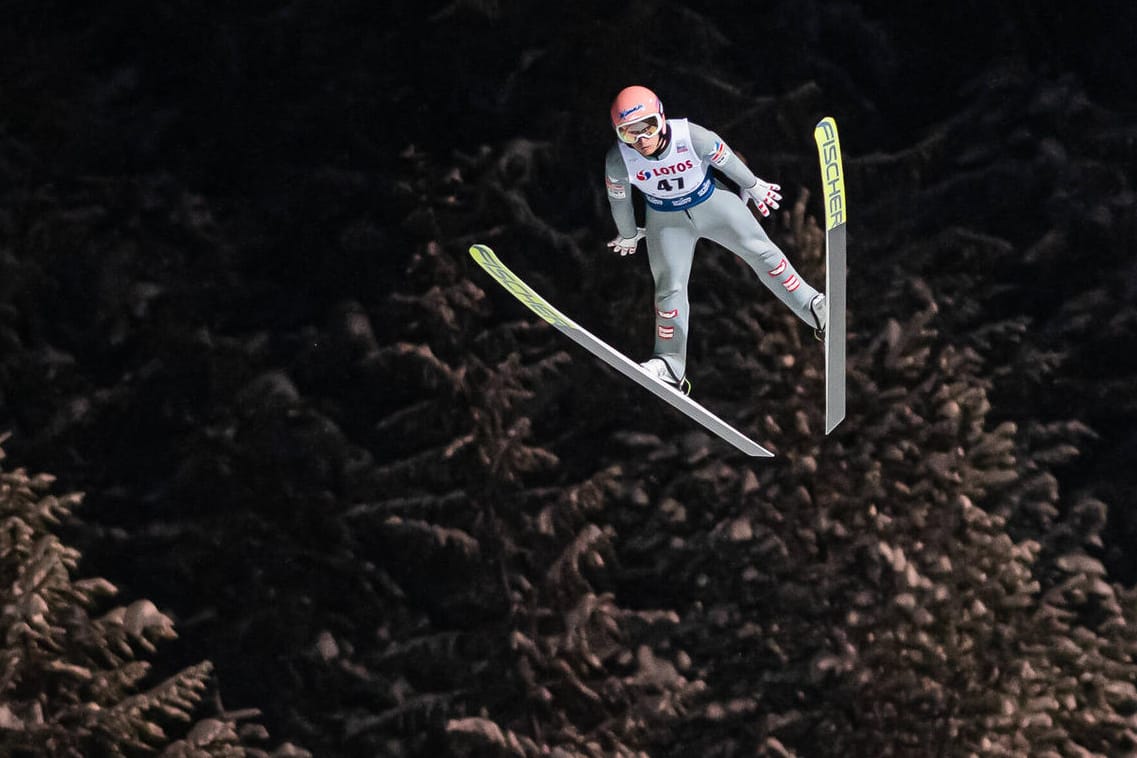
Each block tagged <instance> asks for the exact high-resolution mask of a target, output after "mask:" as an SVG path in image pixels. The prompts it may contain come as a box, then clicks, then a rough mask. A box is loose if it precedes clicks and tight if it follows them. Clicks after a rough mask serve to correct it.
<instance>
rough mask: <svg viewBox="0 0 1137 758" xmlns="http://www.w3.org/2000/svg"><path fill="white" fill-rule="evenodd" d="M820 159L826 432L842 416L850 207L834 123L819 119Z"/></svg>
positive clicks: (829, 430)
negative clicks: (825, 305) (825, 306)
mask: <svg viewBox="0 0 1137 758" xmlns="http://www.w3.org/2000/svg"><path fill="white" fill-rule="evenodd" d="M813 139H814V141H815V142H816V143H817V154H818V157H819V158H820V162H821V186H822V189H823V190H824V195H825V299H826V302H827V303H828V305H829V324H828V325H827V326H826V329H825V433H826V434H829V433H830V432H832V431H833V430H834V429H836V428H837V425H838V424H840V423H841V421H842V420H843V419H844V418H845V304H846V298H845V274H846V268H847V266H846V257H845V225H846V222H847V221H848V218H849V209H848V206H847V204H846V197H845V171H844V168H843V167H842V165H841V141H840V139H839V138H838V136H837V122H836V121H834V120H833V119H832V118H830V117H826V118H823V119H821V121H819V122H818V124H817V126H816V128H814V130H813Z"/></svg>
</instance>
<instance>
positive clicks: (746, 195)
mask: <svg viewBox="0 0 1137 758" xmlns="http://www.w3.org/2000/svg"><path fill="white" fill-rule="evenodd" d="M780 189H781V186H780V185H778V184H770V183H769V182H764V181H762V180H761V179H759V180H758V182H757V183H756V184H755V185H754V186H753V187H743V188H742V189H741V190H739V192H738V196H739V197H740V198H742V202H743V204H745V203H748V202H753V203H754V205H756V206H758V212H759V213H761V214H762V215H763V216H769V215H770V211H772V210H775V211H776V210H778V208H779V207H780V204H781V200H782V193H780V192H778V190H780Z"/></svg>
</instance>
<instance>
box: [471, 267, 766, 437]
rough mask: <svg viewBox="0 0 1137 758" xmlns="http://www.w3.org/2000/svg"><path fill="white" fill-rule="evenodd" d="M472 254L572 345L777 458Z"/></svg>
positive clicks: (713, 428)
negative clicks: (567, 338)
mask: <svg viewBox="0 0 1137 758" xmlns="http://www.w3.org/2000/svg"><path fill="white" fill-rule="evenodd" d="M470 255H471V256H472V257H473V259H474V260H475V261H477V262H478V265H479V266H481V267H482V268H484V269H485V270H486V271H487V272H488V273H489V275H490V276H492V277H493V278H494V279H495V280H497V282H498V284H500V285H501V286H502V287H505V289H506V290H508V291H509V292H510V293H511V294H512V295H513V296H514V297H516V298H517V299H518V300H520V301H521V302H522V303H524V304H525V305H526V306H528V308H529V310H531V311H533V312H534V313H536V314H537V315H538V316H540V317H541V318H543V319H544V320H545V321H547V322H548V323H550V324H552V325H553V326H554V327H556V328H557V329H558V330H559V331H560V332H561V333H563V334H565V335H566V336H568V337H569V338H570V339H572V340H573V342H576V343H577V344H578V345H580V346H581V347H583V348H584V349H586V350H588V351H589V352H590V353H592V354H593V355H595V356H596V357H597V358H599V359H600V360H602V361H604V362H605V363H607V364H608V365H609V366H611V367H612V368H614V369H616V370H617V371H619V372H620V373H621V374H623V375H624V376H626V377H628V378H629V379H631V380H632V381H634V382H635V383H636V384H639V385H640V386H641V387H644V388H646V389H647V390H649V391H651V393H652V394H654V395H655V396H656V397H658V398H661V399H662V400H664V401H666V402H667V403H668V404H669V405H671V406H672V407H673V408H675V409H677V410H679V411H681V412H683V413H684V414H686V415H687V416H688V417H689V418H691V419H693V420H694V421H697V422H698V423H699V424H701V425H702V426H703V428H705V429H706V430H707V431H709V432H713V433H714V434H715V435H717V436H718V437H719V438H721V439H722V440H724V441H726V442H729V443H730V444H731V445H734V446H735V447H736V448H738V449H739V450H741V451H742V452H744V453H746V454H747V455H750V456H754V457H759V458H772V457H774V454H773V453H771V452H770V451H769V450H767V449H766V448H764V447H762V446H761V445H759V444H758V443H757V442H755V441H754V440H752V439H750V438H749V437H747V436H746V435H745V434H743V433H742V432H740V431H738V430H737V429H735V428H734V427H732V426H731V425H730V424H728V423H726V422H725V421H723V420H722V419H720V418H719V417H718V416H716V415H715V414H713V413H711V412H710V411H708V410H707V409H706V408H704V407H703V406H701V405H699V404H698V403H696V402H695V401H694V400H692V399H691V398H689V397H687V396H686V395H684V394H683V393H681V392H679V391H678V390H676V389H675V388H673V387H671V386H670V385H668V384H664V383H663V382H661V381H659V380H658V379H656V378H654V377H652V376H651V375H650V374H648V373H647V372H646V371H645V370H644V369H642V368H640V365H639V364H638V363H636V362H635V361H633V360H631V359H630V358H628V357H627V356H625V355H624V354H623V353H621V352H620V351H619V350H616V349H615V348H613V347H611V346H610V345H608V344H607V343H606V342H604V341H603V340H601V339H600V338H598V337H596V336H595V335H593V334H592V333H591V332H589V331H588V330H587V329H585V328H583V327H582V326H580V325H579V324H577V323H576V322H574V321H573V320H572V319H570V318H569V317H568V316H566V315H564V314H563V313H561V312H560V311H559V310H557V309H556V308H554V307H553V306H552V305H550V304H549V303H548V302H547V301H546V300H545V299H544V298H542V297H541V296H540V295H538V294H537V293H536V292H534V291H533V289H532V288H531V287H529V285H527V284H526V283H525V282H523V281H521V279H519V278H518V277H517V275H516V274H514V273H513V272H512V271H510V270H509V269H508V268H506V266H505V264H504V263H502V262H501V261H500V260H498V258H497V256H496V255H494V252H493V250H491V249H490V248H489V247H487V246H486V245H473V246H472V247H471V248H470Z"/></svg>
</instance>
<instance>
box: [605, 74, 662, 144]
mask: <svg viewBox="0 0 1137 758" xmlns="http://www.w3.org/2000/svg"><path fill="white" fill-rule="evenodd" d="M611 116H612V127H613V128H614V129H615V130H616V136H617V137H619V138H620V140H621V141H623V142H628V143H633V144H634V143H635V142H637V141H639V140H641V139H645V138H648V137H654V136H655V135H656V134H658V133H659V132H660V131H662V129H663V126H664V124H665V120H664V116H663V104H662V103H660V102H659V98H658V97H656V94H655V93H654V92H652V91H651V90H649V89H648V88H647V87H640V86H638V85H636V86H632V87H625V88H624V89H622V90H620V94H618V95H616V99H615V100H613V101H612V111H611Z"/></svg>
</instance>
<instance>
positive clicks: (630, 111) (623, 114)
mask: <svg viewBox="0 0 1137 758" xmlns="http://www.w3.org/2000/svg"><path fill="white" fill-rule="evenodd" d="M643 107H644V106H643V103H640V104H639V105H637V106H635V107H634V108H628V109H627V110H625V111H620V120H621V121H623V120H624V119H626V118H627V117H628V116H630V115H632V114H633V113H635V112H636V111H639V110H643Z"/></svg>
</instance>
